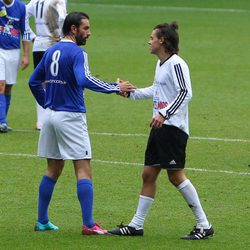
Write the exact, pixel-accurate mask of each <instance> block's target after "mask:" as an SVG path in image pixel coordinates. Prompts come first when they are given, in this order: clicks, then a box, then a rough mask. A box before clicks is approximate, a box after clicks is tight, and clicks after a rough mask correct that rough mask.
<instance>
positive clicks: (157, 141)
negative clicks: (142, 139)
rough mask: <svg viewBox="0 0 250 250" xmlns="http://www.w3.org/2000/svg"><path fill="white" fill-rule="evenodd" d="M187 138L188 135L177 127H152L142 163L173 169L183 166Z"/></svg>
mask: <svg viewBox="0 0 250 250" xmlns="http://www.w3.org/2000/svg"><path fill="white" fill-rule="evenodd" d="M187 140H188V135H187V134H186V133H185V132H183V131H182V130H180V129H179V128H177V127H174V126H168V125H163V126H162V127H161V128H158V129H155V128H152V129H151V132H150V135H149V138H148V143H147V148H146V151H145V162H144V164H145V165H146V166H156V167H160V168H166V169H173V170H176V169H182V168H184V166H185V159H186V146H187Z"/></svg>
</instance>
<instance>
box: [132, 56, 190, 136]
mask: <svg viewBox="0 0 250 250" xmlns="http://www.w3.org/2000/svg"><path fill="white" fill-rule="evenodd" d="M130 98H131V99H147V98H153V116H155V115H157V114H159V112H160V113H161V114H162V115H163V116H164V117H165V118H166V120H165V121H164V124H166V125H172V126H175V127H177V128H179V129H181V130H182V131H184V132H185V133H187V134H189V118H188V102H189V101H190V100H191V98H192V88H191V80H190V75H189V69H188V66H187V64H186V62H185V61H184V60H183V59H182V58H181V57H179V56H178V55H176V54H174V55H172V56H171V57H170V58H168V60H166V61H165V62H164V63H163V64H162V65H161V64H160V61H158V62H157V64H156V70H155V79H154V83H153V85H152V86H150V87H147V88H141V89H136V90H135V92H134V93H133V92H131V93H130Z"/></svg>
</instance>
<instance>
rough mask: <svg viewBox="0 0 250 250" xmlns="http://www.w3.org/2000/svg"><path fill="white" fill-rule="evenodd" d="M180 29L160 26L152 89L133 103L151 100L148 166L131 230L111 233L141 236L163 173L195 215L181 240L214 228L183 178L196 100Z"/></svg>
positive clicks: (154, 42)
mask: <svg viewBox="0 0 250 250" xmlns="http://www.w3.org/2000/svg"><path fill="white" fill-rule="evenodd" d="M177 29H178V25H177V24H176V23H175V22H173V23H170V24H167V23H163V24H159V25H157V26H156V27H155V28H154V29H153V31H152V34H151V37H150V41H149V49H150V52H151V54H154V55H156V56H157V57H158V59H159V60H158V62H157V65H156V71H155V79H154V83H153V85H152V86H150V87H147V88H141V89H136V90H135V91H134V92H133V93H130V95H129V98H130V99H133V100H136V99H147V98H151V99H153V118H152V121H151V124H150V126H151V127H152V129H151V132H150V135H149V139H148V144H147V148H146V152H145V162H144V164H145V166H144V171H143V174H142V179H143V186H142V189H141V193H140V197H139V203H138V207H137V211H136V213H135V215H134V217H133V219H132V220H131V222H130V223H129V224H128V225H121V226H120V227H119V228H118V229H115V230H110V231H109V233H111V234H115V235H120V236H142V235H143V224H144V220H145V218H146V215H147V214H148V211H149V209H150V207H151V205H152V203H153V201H154V197H155V193H156V181H157V177H158V175H159V173H160V172H161V170H162V169H165V170H166V171H167V175H168V179H169V181H170V182H171V183H172V184H173V185H174V186H175V187H176V188H177V189H178V190H179V191H180V193H181V194H182V196H183V197H184V199H185V201H186V202H187V204H188V205H189V207H190V208H191V209H192V211H193V214H194V216H195V218H196V222H197V224H196V225H195V227H194V229H193V230H192V231H191V232H190V233H189V234H187V235H185V236H181V238H182V239H192V240H199V239H206V238H208V237H210V236H212V235H213V232H214V231H213V228H212V226H211V224H210V223H209V222H208V220H207V217H206V214H205V213H204V211H203V209H202V206H201V203H200V200H199V197H198V194H197V192H196V189H195V188H194V186H193V185H192V183H191V182H190V180H189V179H187V177H186V175H185V173H184V166H185V156H186V144H187V140H188V136H189V125H188V102H189V101H190V99H191V97H192V89H191V80H190V76H189V69H188V66H187V64H186V62H185V61H184V60H183V59H182V58H181V57H180V56H178V51H179V48H178V47H179V35H178V33H177Z"/></svg>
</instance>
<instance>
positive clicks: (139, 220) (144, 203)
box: [128, 195, 154, 229]
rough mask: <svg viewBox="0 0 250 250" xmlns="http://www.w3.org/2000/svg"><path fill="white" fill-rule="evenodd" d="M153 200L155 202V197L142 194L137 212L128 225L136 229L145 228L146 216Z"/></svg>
mask: <svg viewBox="0 0 250 250" xmlns="http://www.w3.org/2000/svg"><path fill="white" fill-rule="evenodd" d="M153 202H154V199H153V198H151V197H147V196H144V195H140V196H139V202H138V207H137V210H136V213H135V215H134V217H133V219H132V220H131V222H130V223H129V224H128V225H129V226H130V227H134V228H136V229H138V228H143V224H144V221H145V218H146V216H147V214H148V211H149V209H150V207H151V205H152V204H153Z"/></svg>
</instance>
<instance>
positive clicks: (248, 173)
mask: <svg viewBox="0 0 250 250" xmlns="http://www.w3.org/2000/svg"><path fill="white" fill-rule="evenodd" d="M0 156H11V157H24V158H36V157H37V156H36V155H32V154H22V153H4V152H0ZM91 161H92V162H97V163H98V162H99V163H103V164H112V165H126V166H127V165H129V166H143V164H141V163H136V162H120V161H104V160H98V159H96V160H95V159H94V160H91ZM185 169H186V170H189V171H194V172H207V173H222V174H234V175H250V172H235V171H226V170H220V169H218V170H210V169H205V168H204V169H203V168H185Z"/></svg>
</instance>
